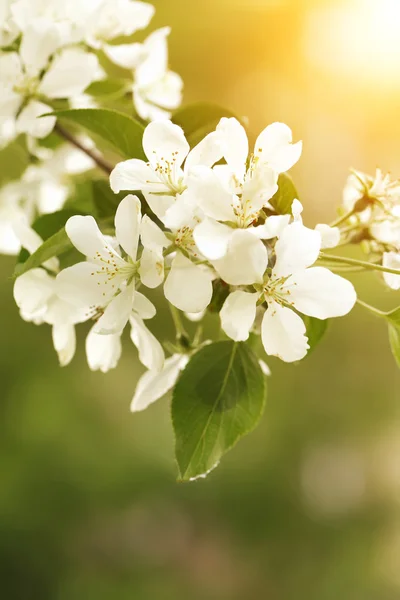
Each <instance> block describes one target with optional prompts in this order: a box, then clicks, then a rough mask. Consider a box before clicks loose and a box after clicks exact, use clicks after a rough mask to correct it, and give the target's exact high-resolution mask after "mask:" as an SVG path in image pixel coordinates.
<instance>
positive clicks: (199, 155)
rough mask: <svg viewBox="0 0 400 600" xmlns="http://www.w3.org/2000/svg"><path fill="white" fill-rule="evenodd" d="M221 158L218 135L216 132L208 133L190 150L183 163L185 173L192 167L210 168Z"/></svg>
mask: <svg viewBox="0 0 400 600" xmlns="http://www.w3.org/2000/svg"><path fill="white" fill-rule="evenodd" d="M221 158H222V149H221V144H220V143H219V135H218V133H217V132H216V131H213V132H212V133H209V134H208V135H206V137H205V138H203V139H202V140H201V142H199V143H198V144H197V146H195V147H194V148H193V150H191V151H190V152H189V154H188V157H187V159H186V162H185V172H189V170H190V169H191V168H193V167H197V166H204V167H212V166H213V165H215V163H217V162H218V161H219V160H220V159H221Z"/></svg>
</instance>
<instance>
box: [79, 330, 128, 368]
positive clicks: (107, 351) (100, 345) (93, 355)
mask: <svg viewBox="0 0 400 600" xmlns="http://www.w3.org/2000/svg"><path fill="white" fill-rule="evenodd" d="M121 353H122V344H121V335H120V334H119V333H114V334H111V335H101V334H99V333H95V331H94V327H92V329H91V330H90V331H89V334H88V336H87V338H86V358H87V361H88V365H89V369H91V371H101V372H102V373H107V372H108V371H110V369H115V367H116V366H117V364H118V361H119V359H120V358H121Z"/></svg>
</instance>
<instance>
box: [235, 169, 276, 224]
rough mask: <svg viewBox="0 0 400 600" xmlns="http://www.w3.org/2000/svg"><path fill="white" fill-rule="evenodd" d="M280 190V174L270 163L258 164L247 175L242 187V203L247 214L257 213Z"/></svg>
mask: <svg viewBox="0 0 400 600" xmlns="http://www.w3.org/2000/svg"><path fill="white" fill-rule="evenodd" d="M277 191H278V175H277V174H276V172H275V171H274V170H273V169H271V168H270V167H269V166H268V165H259V166H257V167H256V168H255V169H254V171H253V172H252V173H251V175H246V178H245V182H244V185H243V189H242V203H243V204H244V203H245V206H246V213H247V214H252V213H253V214H257V213H258V212H259V211H260V210H261V209H262V208H263V207H264V206H267V204H268V200H270V199H271V198H272V197H273V196H274V195H275V194H276V192H277Z"/></svg>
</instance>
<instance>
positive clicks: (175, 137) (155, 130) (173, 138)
mask: <svg viewBox="0 0 400 600" xmlns="http://www.w3.org/2000/svg"><path fill="white" fill-rule="evenodd" d="M143 150H144V152H145V154H146V156H147V158H148V159H149V162H150V164H151V165H152V167H153V168H157V167H158V165H159V164H160V163H161V164H164V163H166V161H168V162H170V163H171V168H172V165H174V168H177V167H180V166H181V164H182V163H183V161H184V159H185V158H186V156H187V154H188V152H189V150H190V146H189V144H188V143H187V141H186V138H185V134H184V133H183V129H182V128H181V127H179V125H174V123H171V121H153V123H150V124H149V125H147V127H146V129H145V131H144V134H143Z"/></svg>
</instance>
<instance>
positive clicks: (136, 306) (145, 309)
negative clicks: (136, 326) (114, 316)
mask: <svg viewBox="0 0 400 600" xmlns="http://www.w3.org/2000/svg"><path fill="white" fill-rule="evenodd" d="M133 311H134V312H135V313H136V314H137V315H139V317H140V318H141V319H152V318H153V317H155V315H156V307H155V306H154V304H153V303H152V302H150V300H149V299H148V298H146V296H144V295H143V294H141V293H140V292H135V297H134V299H133Z"/></svg>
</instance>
